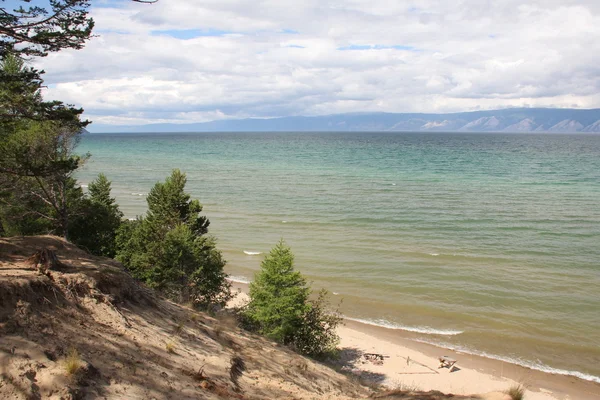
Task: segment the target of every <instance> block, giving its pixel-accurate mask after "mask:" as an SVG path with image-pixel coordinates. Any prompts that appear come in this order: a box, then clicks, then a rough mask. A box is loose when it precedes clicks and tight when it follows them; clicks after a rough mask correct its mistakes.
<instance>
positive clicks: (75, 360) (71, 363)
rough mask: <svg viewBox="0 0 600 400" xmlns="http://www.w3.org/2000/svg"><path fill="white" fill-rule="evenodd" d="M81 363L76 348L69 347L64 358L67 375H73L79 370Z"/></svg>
mask: <svg viewBox="0 0 600 400" xmlns="http://www.w3.org/2000/svg"><path fill="white" fill-rule="evenodd" d="M82 365H83V363H82V361H81V357H80V356H79V353H78V352H77V349H75V348H71V349H70V350H69V353H68V354H67V358H66V359H65V371H66V373H67V375H74V374H76V373H77V371H79V368H81V367H82Z"/></svg>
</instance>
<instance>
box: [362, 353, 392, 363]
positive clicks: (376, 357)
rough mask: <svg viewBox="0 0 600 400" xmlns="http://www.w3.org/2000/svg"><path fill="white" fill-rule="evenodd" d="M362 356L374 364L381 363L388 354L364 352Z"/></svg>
mask: <svg viewBox="0 0 600 400" xmlns="http://www.w3.org/2000/svg"><path fill="white" fill-rule="evenodd" d="M363 358H364V360H365V362H367V361H368V362H371V363H372V364H375V365H383V359H384V358H390V356H385V355H383V354H379V353H364V354H363Z"/></svg>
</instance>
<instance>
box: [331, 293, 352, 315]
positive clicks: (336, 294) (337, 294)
mask: <svg viewBox="0 0 600 400" xmlns="http://www.w3.org/2000/svg"><path fill="white" fill-rule="evenodd" d="M331 293H333V295H334V296H339V295H340V294H339V293H338V292H331ZM348 319H349V318H348Z"/></svg>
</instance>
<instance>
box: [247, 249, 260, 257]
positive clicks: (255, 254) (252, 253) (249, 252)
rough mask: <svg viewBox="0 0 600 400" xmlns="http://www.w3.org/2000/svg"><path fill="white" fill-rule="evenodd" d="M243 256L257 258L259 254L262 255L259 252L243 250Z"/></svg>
mask: <svg viewBox="0 0 600 400" xmlns="http://www.w3.org/2000/svg"><path fill="white" fill-rule="evenodd" d="M244 254H246V255H249V256H257V255H259V254H262V252H260V251H248V250H244Z"/></svg>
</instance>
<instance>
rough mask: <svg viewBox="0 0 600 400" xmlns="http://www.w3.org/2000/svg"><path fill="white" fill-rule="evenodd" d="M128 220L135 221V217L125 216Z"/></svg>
mask: <svg viewBox="0 0 600 400" xmlns="http://www.w3.org/2000/svg"><path fill="white" fill-rule="evenodd" d="M127 219H128V220H129V221H135V220H136V219H137V218H127Z"/></svg>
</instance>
